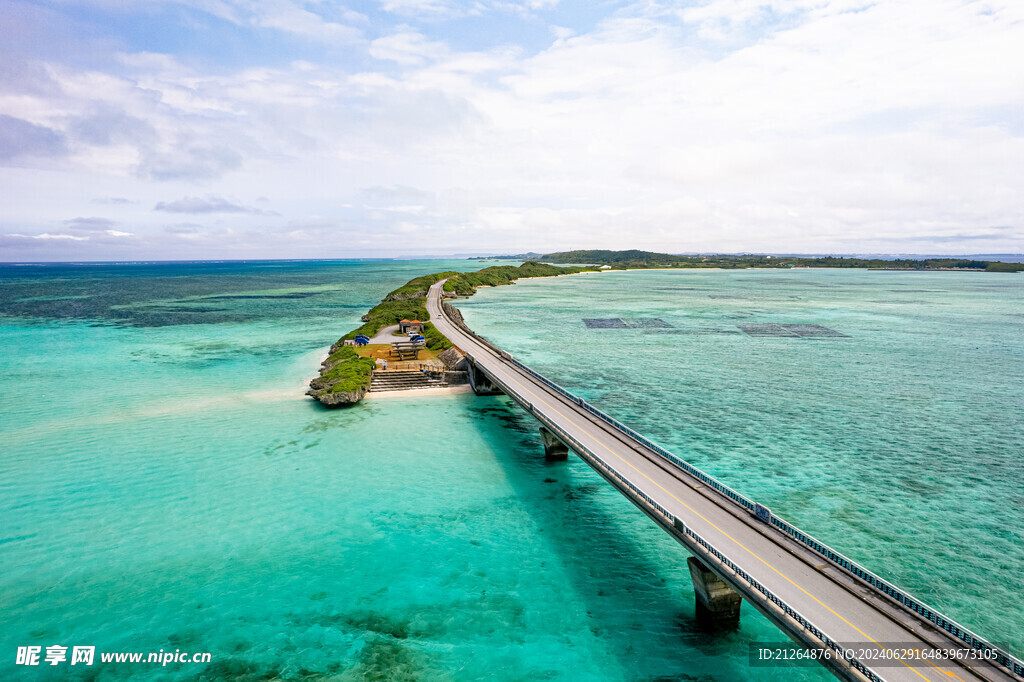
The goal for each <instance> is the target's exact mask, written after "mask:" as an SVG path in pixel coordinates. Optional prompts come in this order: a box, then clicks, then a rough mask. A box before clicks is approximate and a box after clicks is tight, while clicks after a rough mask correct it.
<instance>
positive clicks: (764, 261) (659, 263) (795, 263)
mask: <svg viewBox="0 0 1024 682" xmlns="http://www.w3.org/2000/svg"><path fill="white" fill-rule="evenodd" d="M539 258H540V260H544V261H547V262H549V263H588V264H593V265H607V266H609V267H610V268H611V269H613V270H636V269H645V268H725V269H743V268H864V269H872V270H972V271H978V270H984V271H986V272H1022V271H1024V263H1004V262H1001V261H986V260H971V259H967V258H926V259H922V260H914V259H906V258H904V259H900V258H897V259H896V260H883V259H881V258H845V257H843V256H825V257H823V258H809V257H806V256H768V255H763V256H759V255H706V256H676V255H673V254H670V253H656V252H654V251H637V250H635V249H633V250H629V251H606V250H601V249H591V250H581V251H560V252H558V253H549V254H547V255H545V256H541V257H539Z"/></svg>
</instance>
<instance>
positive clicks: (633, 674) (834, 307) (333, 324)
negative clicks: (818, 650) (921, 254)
mask: <svg viewBox="0 0 1024 682" xmlns="http://www.w3.org/2000/svg"><path fill="white" fill-rule="evenodd" d="M491 264H493V263H492V262H478V261H476V260H452V261H437V260H434V261H352V262H344V261H338V262H257V263H236V262H230V263H174V264H124V265H119V264H105V265H24V266H0V344H2V348H3V352H2V353H0V443H2V456H0V566H2V567H3V569H4V570H3V572H2V574H0V605H2V610H0V678H2V679H32V680H37V679H40V680H49V679H96V680H123V679H138V680H149V679H171V680H192V679H196V680H229V679H244V680H272V679H285V680H328V679H329V680H361V679H380V680H483V679H499V680H523V679H531V680H532V679H557V680H737V679H754V680H787V681H789V680H803V679H820V680H825V679H832V678H831V676H830V675H828V674H827V673H826V672H825V671H824V670H821V669H817V668H804V667H783V668H759V667H752V666H751V665H750V664H749V662H748V647H749V645H750V643H752V642H755V643H756V642H778V641H780V640H781V639H783V638H782V637H781V635H780V634H779V633H778V632H777V630H776V629H775V628H774V627H773V626H772V625H771V624H770V623H769V622H768V621H767V620H766V619H765V618H763V617H762V616H760V615H759V614H758V613H757V612H756V611H755V610H754V609H752V608H750V607H749V606H747V605H745V606H744V607H743V616H742V624H741V627H740V629H739V630H738V631H736V632H734V633H729V634H724V635H709V634H706V633H703V632H701V631H700V629H699V628H698V627H697V626H696V623H695V622H694V604H693V594H692V587H691V584H690V579H689V575H688V571H687V569H686V553H685V551H684V550H683V549H682V548H681V547H680V546H679V545H677V544H676V543H675V542H674V541H673V540H671V539H669V538H667V537H665V535H664V533H662V532H661V531H660V530H659V529H658V528H656V527H655V526H654V524H653V523H652V522H650V521H649V520H648V519H647V518H646V517H644V516H643V515H642V514H641V513H640V512H639V511H637V510H636V509H635V508H634V507H633V506H632V505H631V504H629V503H628V502H626V501H625V500H624V499H623V498H622V497H621V496H620V495H619V494H618V493H616V492H615V491H614V490H613V489H611V488H610V486H608V485H607V484H606V483H605V482H604V481H603V480H602V479H600V478H599V477H598V476H597V475H596V474H594V473H593V472H592V471H591V470H590V469H589V468H588V467H587V466H586V465H585V464H584V463H583V462H581V461H580V460H578V459H576V458H570V460H569V461H568V462H563V463H547V462H545V461H544V458H543V449H542V447H541V444H540V439H539V436H538V434H537V429H536V424H535V423H534V421H533V420H532V419H531V418H530V417H528V416H527V415H525V414H524V413H523V412H522V411H521V410H519V409H518V408H517V407H515V406H513V405H511V404H510V402H509V401H508V400H507V399H505V398H502V397H488V398H478V397H475V396H473V395H471V394H470V395H465V394H463V395H448V396H433V397H425V396H423V395H422V394H420V395H415V394H413V395H410V396H408V397H400V398H389V399H381V398H371V399H368V400H365V401H364V402H362V403H360V404H359V405H358V406H356V407H354V408H351V409H345V410H333V411H329V410H325V409H323V408H321V407H320V406H319V405H317V404H316V403H314V402H312V401H311V400H309V399H308V398H305V397H304V395H303V391H304V389H305V383H306V382H307V381H308V380H309V378H310V377H312V376H313V375H315V374H316V371H317V368H318V366H319V361H320V358H321V357H322V356H323V354H324V352H325V350H326V348H327V347H328V346H329V345H330V344H331V343H332V342H333V341H335V340H337V338H338V337H339V336H341V335H342V334H343V333H345V332H346V331H348V330H350V329H352V328H354V327H356V326H358V325H359V324H360V322H359V317H360V316H361V315H362V314H363V313H364V312H365V311H366V310H367V309H368V308H369V307H371V306H372V305H374V304H375V303H377V302H378V301H379V300H380V299H381V298H382V297H383V296H384V295H385V294H386V293H387V292H388V291H389V290H391V289H393V288H395V287H397V286H399V285H401V284H403V283H404V282H405V281H407V280H408V279H410V278H412V277H414V276H416V275H419V274H425V273H429V272H437V271H440V270H449V269H457V270H475V269H478V268H481V267H485V266H487V265H491ZM457 305H459V306H460V307H461V308H462V309H463V311H464V312H465V314H466V319H467V321H468V322H469V323H470V324H471V325H472V326H473V327H474V328H475V329H477V331H479V332H481V333H482V334H484V335H486V336H488V337H489V338H491V339H493V340H494V341H497V342H498V343H500V344H502V345H503V346H504V347H506V348H507V349H508V350H510V351H511V352H513V353H514V354H515V355H516V356H517V357H518V358H519V359H521V360H523V361H525V362H527V363H528V364H530V365H531V366H533V367H535V368H536V369H537V370H539V371H542V372H544V373H546V374H548V376H550V377H551V378H552V379H554V380H556V381H559V382H561V383H563V384H564V385H565V386H566V387H567V388H569V389H571V390H573V391H576V392H578V393H580V394H581V395H583V396H584V397H586V398H587V399H588V400H591V401H593V402H594V403H595V404H596V405H598V406H599V407H601V408H602V409H605V410H606V411H608V412H609V413H611V414H612V415H613V416H615V417H617V418H619V419H621V420H623V421H625V422H627V423H629V424H630V425H632V426H634V427H635V428H638V429H639V430H641V431H644V432H645V433H647V434H648V435H649V436H651V437H652V438H654V439H656V440H658V441H660V442H662V443H663V444H665V445H666V446H668V447H670V448H671V449H672V450H673V451H674V452H676V453H678V454H680V455H681V456H683V457H686V458H687V459H689V460H690V461H692V462H693V463H695V464H696V465H698V466H700V467H702V468H704V469H705V470H706V471H708V472H709V473H712V474H714V475H716V476H719V477H720V478H722V479H723V480H724V481H725V482H727V483H728V484H730V485H732V486H733V487H735V488H736V489H737V490H739V491H740V492H743V493H745V494H747V495H749V496H751V497H753V498H755V499H758V500H759V501H765V502H767V503H768V504H769V505H770V506H771V507H772V508H773V510H774V511H776V512H777V513H780V514H782V515H783V516H786V517H788V518H789V519H790V520H792V521H795V522H797V523H798V524H799V525H801V526H802V527H804V528H805V529H807V530H808V531H810V532H812V533H814V534H815V535H817V536H818V537H819V538H821V539H822V540H824V541H826V542H828V543H830V544H832V545H833V546H835V547H836V548H837V549H840V550H841V551H843V552H845V553H847V554H849V555H850V556H851V557H852V558H855V559H857V560H859V561H862V562H863V563H865V564H866V565H867V566H868V567H870V568H872V569H874V570H875V571H876V572H879V573H881V574H882V575H884V576H886V577H889V578H891V579H893V580H896V581H897V583H899V584H900V585H902V586H904V587H906V588H908V589H910V590H911V591H913V592H915V593H916V594H918V595H919V596H920V597H922V598H923V599H925V600H926V601H928V602H930V603H932V604H933V605H934V606H936V607H938V608H940V609H942V610H944V611H946V612H948V613H949V615H952V616H954V617H956V618H958V619H960V620H962V621H963V622H964V623H965V624H967V625H969V626H970V627H972V628H973V629H975V630H976V631H978V632H979V633H980V634H982V635H985V636H987V637H989V638H991V639H994V640H997V641H1004V642H1008V643H1009V644H1010V646H1011V648H1013V649H1015V650H1016V652H1017V653H1018V654H1019V653H1020V651H1021V650H1022V649H1024V626H1022V621H1024V607H1022V606H1021V595H1022V593H1024V541H1022V528H1024V475H1022V470H1021V463H1022V460H1024V446H1022V438H1021V427H1022V426H1024V371H1022V370H1024V343H1022V339H1024V333H1022V332H1024V276H1022V275H1006V274H985V273H945V272H944V273H907V272H868V271H836V270H828V271H826V270H799V271H798V270H793V271H650V272H632V273H604V274H600V275H581V276H571V277H564V278H555V279H545V280H527V281H521V282H520V283H518V284H516V285H515V286H512V287H501V288H495V289H483V290H481V291H480V293H478V294H477V295H476V296H475V297H473V298H471V299H467V300H462V301H459V302H457ZM584 319H590V320H594V319H604V320H609V319H619V320H624V323H623V326H621V327H618V328H615V327H610V328H609V327H607V326H606V327H600V326H596V327H595V326H589V327H588V326H587V323H585V322H584V321H583V320H584ZM655 319H656V320H660V322H661V324H657V323H653V322H650V320H655ZM769 324H798V325H812V324H813V325H820V326H822V327H826V328H828V329H831V330H834V331H835V332H836V333H837V334H841V335H842V336H830V337H821V338H796V337H793V336H779V335H771V334H761V335H757V332H756V330H757V329H761V330H762V331H764V330H771V329H775V328H771V327H764V326H762V327H757V326H756V325H769ZM751 325H754V326H751ZM744 326H746V328H747V329H748V331H749V330H754V331H755V334H754V335H751V334H750V333H747V332H745V331H743V329H742V328H741V327H744ZM52 645H62V646H68V647H69V650H70V647H72V646H79V645H82V646H95V647H96V649H97V651H98V652H99V651H108V652H120V651H124V652H156V651H160V650H165V651H168V650H171V651H173V650H175V649H180V650H182V651H190V652H192V651H203V652H206V651H208V652H210V653H211V656H212V661H211V662H210V663H205V664H184V663H180V664H170V665H168V666H167V667H161V666H159V665H154V664H145V663H107V664H102V663H100V662H99V661H98V660H97V662H96V663H95V664H94V665H92V666H83V665H76V666H74V667H72V666H70V665H69V664H68V663H63V664H60V665H57V666H48V665H45V664H44V665H43V666H40V667H37V668H29V667H25V666H17V665H15V654H16V651H17V649H18V647H20V646H41V647H42V648H43V651H44V652H45V648H46V647H47V646H52Z"/></svg>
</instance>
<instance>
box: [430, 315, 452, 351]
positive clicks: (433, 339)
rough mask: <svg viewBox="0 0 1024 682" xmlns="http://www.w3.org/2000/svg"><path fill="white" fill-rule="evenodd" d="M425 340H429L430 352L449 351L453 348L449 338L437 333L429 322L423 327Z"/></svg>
mask: <svg viewBox="0 0 1024 682" xmlns="http://www.w3.org/2000/svg"><path fill="white" fill-rule="evenodd" d="M423 338H425V339H426V340H427V348H429V349H430V350H447V349H448V348H451V347H452V342H451V341H449V340H448V337H447V336H445V335H444V334H442V333H441V332H439V331H437V329H436V328H435V327H434V325H432V324H431V323H429V322H427V323H426V324H425V325H424V326H423Z"/></svg>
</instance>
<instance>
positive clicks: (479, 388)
mask: <svg viewBox="0 0 1024 682" xmlns="http://www.w3.org/2000/svg"><path fill="white" fill-rule="evenodd" d="M469 385H470V386H471V387H472V388H473V393H476V394H477V395H501V394H502V393H503V391H502V390H501V389H500V388H498V387H497V386H495V385H494V383H493V382H492V381H491V379H490V377H488V376H487V375H486V374H484V373H483V372H481V371H480V370H479V369H478V368H477V366H476V365H475V364H473V363H472V362H471V363H469Z"/></svg>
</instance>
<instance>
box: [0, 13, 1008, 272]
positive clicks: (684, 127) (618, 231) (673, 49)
mask: <svg viewBox="0 0 1024 682" xmlns="http://www.w3.org/2000/svg"><path fill="white" fill-rule="evenodd" d="M518 4H519V6H520V7H526V8H527V9H529V7H530V5H531V3H529V2H527V3H518ZM666 5H668V6H667V7H666ZM282 6H283V5H282ZM288 6H291V5H288ZM384 6H385V8H386V9H388V10H389V11H394V12H406V13H414V12H420V13H430V12H435V13H440V12H442V11H443V10H445V8H448V9H449V10H451V11H455V10H456V9H458V8H454V9H453V8H451V7H448V5H447V3H443V2H435V1H432V0H423V1H415V2H414V1H412V0H407V1H401V0H389V1H388V2H385V3H384ZM231 7H233V8H234V9H233V10H232V11H234V12H239V13H240V14H239V17H240V18H238V20H239V21H249V20H250V19H246V18H245V17H254V16H256V12H257V9H259V8H262V9H259V11H260V12H264V14H261V15H260V16H265V15H266V12H269V11H270V10H269V9H267V8H268V7H271V5H268V4H266V3H264V4H259V5H258V7H257V4H253V5H251V6H250V5H245V11H244V12H243V11H242V8H243V6H242V5H241V4H237V3H236V4H233V5H231ZM308 7H309V8H312V9H309V10H308V11H311V12H312V11H314V10H316V9H317V6H316V5H309V6H308ZM461 7H462V8H465V7H466V6H465V5H462V6H461ZM481 7H485V8H489V9H491V10H494V9H495V8H497V7H498V5H497V4H495V3H488V4H486V5H481ZM285 9H287V7H285ZM534 9H542V8H540V7H537V8H534ZM855 10H856V11H855ZM225 11H226V10H225ZM289 11H290V10H289ZM481 11H483V10H481ZM246 12H248V14H247V13H246ZM1022 12H1024V10H1021V9H1020V6H1019V5H1017V4H1011V3H1010V2H1009V0H987V1H986V2H985V3H972V2H967V1H966V0H963V1H961V0H906V2H900V3H876V4H872V5H865V4H864V3H862V2H856V1H854V0H833V1H827V0H798V1H797V2H794V3H788V2H786V3H783V2H781V0H765V1H763V2H754V1H751V0H712V1H711V2H707V3H704V4H702V5H699V6H695V5H690V4H687V5H678V6H677V5H672V4H671V3H660V4H657V5H655V4H653V3H645V4H643V5H641V6H638V7H636V8H632V9H627V10H623V11H621V12H619V13H617V14H614V15H612V16H610V17H608V18H607V19H606V20H605V21H603V22H602V23H600V24H599V26H598V27H597V28H596V29H594V30H590V31H582V30H579V29H572V30H569V29H564V30H562V29H557V30H556V29H551V30H552V31H553V35H551V36H549V37H548V40H549V41H550V46H549V47H548V48H547V49H544V50H540V51H539V52H534V53H530V52H528V51H527V50H525V49H523V48H518V47H516V46H511V45H506V44H504V41H503V40H502V39H501V37H500V36H498V37H497V38H493V39H492V42H493V43H494V44H493V45H490V46H488V47H487V48H485V49H479V50H472V51H469V50H462V51H460V50H459V49H457V47H455V46H456V45H457V44H458V43H457V41H454V40H441V39H439V38H438V36H439V34H441V33H443V31H431V30H429V26H428V27H426V28H425V27H424V26H418V27H417V28H411V27H409V26H405V25H399V26H395V27H390V28H388V29H387V30H386V31H385V32H384V35H383V36H382V37H379V38H377V39H375V40H372V41H368V42H366V43H365V44H360V47H359V49H360V50H365V51H364V52H361V53H360V54H362V55H363V57H364V60H363V61H362V62H360V64H361V69H362V70H353V69H352V67H347V66H346V65H344V64H339V63H333V62H331V63H320V64H318V63H314V62H313V61H308V60H306V61H301V62H294V63H292V64H290V65H284V66H277V67H273V68H272V67H267V66H261V67H256V66H252V67H247V68H239V69H235V70H229V69H220V70H217V71H212V70H211V71H202V70H199V69H198V68H197V67H195V66H186V65H184V64H182V63H181V62H180V61H179V60H176V59H173V58H171V57H167V56H162V55H152V54H130V55H123V57H122V59H121V61H120V67H119V69H117V70H111V71H110V72H102V71H100V70H98V69H81V68H74V67H71V66H68V65H61V64H49V65H48V66H47V73H49V74H51V76H52V79H53V81H54V83H56V84H57V85H58V86H59V94H58V95H53V94H52V93H50V94H48V93H46V92H33V93H28V94H26V93H21V94H18V95H16V96H14V95H6V94H3V93H0V114H6V115H8V116H9V117H10V118H12V119H17V121H23V122H24V123H19V122H12V123H11V125H12V126H13V127H12V130H16V131H17V130H27V131H31V132H33V134H36V135H37V136H38V137H39V139H40V140H41V141H42V142H41V144H42V143H45V144H44V145H43V146H44V147H45V146H46V145H50V146H49V147H47V148H48V149H50V152H51V156H50V157H46V156H45V155H42V156H41V157H39V158H36V157H33V158H34V159H36V160H34V161H33V163H34V164H35V165H36V166H41V167H45V168H48V169H49V170H48V171H47V172H50V173H60V174H61V175H60V176H59V177H60V179H61V180H62V184H63V185H64V186H66V187H73V188H79V187H80V188H81V197H78V199H77V201H79V203H74V201H75V200H74V198H73V197H62V199H63V200H66V201H70V202H71V203H66V204H63V205H64V206H65V207H64V208H62V209H61V210H63V211H71V210H75V211H82V212H83V213H82V214H83V215H87V214H84V211H86V210H89V209H88V208H87V207H86V205H87V204H91V203H92V202H93V201H94V197H97V196H117V197H124V198H125V199H126V200H129V201H132V202H135V203H127V201H126V202H125V203H121V202H118V203H116V204H114V203H111V204H109V205H105V206H104V209H106V208H110V209H111V210H112V211H117V213H116V214H114V213H112V214H111V216H112V217H110V218H105V219H106V220H111V221H113V220H114V219H116V220H117V225H131V226H132V227H131V229H132V231H133V233H134V236H135V237H136V238H137V239H138V240H139V241H140V242H144V241H145V240H146V239H150V238H151V239H152V240H153V243H154V244H157V245H159V244H160V243H161V242H159V239H162V238H163V235H171V236H168V237H167V239H171V238H173V239H174V240H175V242H176V243H178V242H183V241H190V242H194V243H197V244H203V245H208V246H209V247H210V248H213V245H216V244H222V245H228V244H231V245H233V246H232V247H233V248H240V247H238V244H237V242H236V240H238V239H240V237H238V235H240V234H243V235H248V238H249V239H253V240H257V239H258V240H262V241H258V242H253V246H251V247H246V248H263V249H264V250H265V253H266V255H283V253H285V252H283V251H281V245H282V244H283V245H284V247H285V248H288V249H299V248H300V247H301V248H308V249H309V252H308V253H305V254H303V253H296V252H294V251H287V254H288V255H289V256H301V255H310V256H319V255H323V254H325V253H327V254H331V255H334V254H338V255H341V254H344V253H346V251H345V249H346V248H348V246H349V245H351V244H353V243H355V242H354V241H353V234H354V233H358V234H359V235H362V236H360V237H359V238H360V239H362V238H363V237H365V236H366V235H367V234H372V235H374V236H375V237H381V238H384V237H386V236H387V235H393V236H394V237H395V238H396V239H398V240H399V241H398V243H400V244H401V245H402V249H404V250H421V251H432V252H437V251H438V250H443V249H439V246H438V245H439V244H444V243H447V242H449V241H450V242H452V243H453V244H454V243H457V244H460V245H464V246H472V247H473V248H476V247H477V246H478V245H480V248H494V249H495V250H505V249H509V250H520V251H521V250H530V249H532V250H539V249H544V248H567V247H572V246H575V247H587V246H592V247H608V246H622V247H632V246H641V247H646V248H652V249H665V250H675V251H688V250H776V251H778V250H784V251H801V250H803V251H822V250H845V251H850V250H870V249H879V245H885V247H884V250H891V249H892V248H893V245H894V244H896V245H898V244H908V245H912V246H913V248H915V249H924V250H929V251H964V250H966V249H971V250H973V251H975V252H976V251H977V250H978V248H979V244H980V245H982V246H983V247H984V250H992V251H997V250H998V251H1024V242H1022V230H1024V227H1022V224H1021V219H1020V216H1021V215H1024V198H1022V197H1021V195H1020V192H1019V187H1018V184H1019V183H1018V182H1017V179H1018V178H1020V177H1022V176H1024V124H1022V123H1021V122H1020V117H1019V112H1020V111H1021V108H1022V106H1024V102H1022V97H1024V95H1022V94H1021V93H1024V69H1021V67H1020V64H1021V63H1024V54H1022V53H1021V48H1020V47H1019V46H1020V45H1024V16H1022ZM438 21H440V19H438ZM421 23H423V24H425V25H426V24H429V22H421ZM309 30H313V29H312V28H310V29H309ZM547 30H548V29H547V28H546V27H545V28H544V31H547ZM723 45H725V47H723ZM139 122H143V123H144V124H145V125H140V124H139ZM9 137H10V138H11V139H12V140H14V142H12V143H11V145H12V146H11V149H13V150H14V151H13V152H12V153H11V154H10V158H14V157H15V153H14V152H17V154H18V158H22V156H21V155H22V152H21V151H20V149H21V148H20V147H18V145H17V144H15V143H16V142H17V141H18V140H19V139H20V138H19V137H18V136H16V135H13V134H12V135H10V136H9ZM58 142H59V144H58ZM19 144H20V143H19ZM33 153H36V152H33ZM38 156H39V155H38V154H37V157H38ZM18 163H20V162H18ZM47 164H49V165H47ZM33 172H40V171H39V170H38V168H36V169H35V170H34V171H33ZM32 178H33V176H32V175H30V174H29V173H28V172H27V171H25V170H24V169H19V168H16V167H14V163H13V162H11V163H9V164H8V167H7V168H6V169H3V170H0V184H4V185H5V186H7V187H10V188H12V189H10V190H9V192H10V195H11V196H16V197H18V201H17V202H15V204H16V205H15V206H13V207H11V210H10V213H11V215H10V218H8V219H5V220H9V221H10V224H11V225H16V226H18V227H17V228H12V229H19V230H26V229H28V228H27V227H23V226H25V225H30V226H32V227H33V229H35V230H37V231H38V232H41V233H44V234H50V232H47V230H53V227H52V226H53V225H57V224H60V221H61V220H62V219H63V218H64V217H65V216H66V215H68V213H64V214H63V215H60V216H53V215H52V214H51V213H50V212H52V211H53V210H54V209H52V208H50V205H51V204H54V201H53V200H52V195H50V194H47V193H45V192H43V193H40V191H39V190H38V188H39V187H41V186H43V183H42V181H39V180H38V179H37V180H33V179H32ZM34 183H35V184H34ZM200 186H201V189H197V187H200ZM16 187H17V188H19V189H14V188H16ZM360 188H370V189H360ZM260 194H269V195H272V196H274V207H275V208H276V209H278V210H279V211H280V212H281V214H282V215H281V216H277V215H274V214H272V213H270V212H267V211H262V210H259V209H254V208H251V207H250V206H247V205H246V204H245V203H242V202H239V201H238V200H234V199H231V200H228V199H222V198H221V197H238V196H248V197H252V196H259V195H260ZM168 196H171V197H174V196H177V197H184V199H179V200H177V201H168V200H167V197H168ZM35 197H38V198H35ZM188 201H192V202H193V204H191V206H192V208H191V209H189V210H184V209H182V210H181V211H178V212H185V213H194V214H199V213H207V214H210V215H209V220H210V224H209V225H206V226H203V227H202V228H201V229H200V228H195V229H192V228H191V227H190V228H189V230H188V231H185V232H179V233H173V235H172V233H170V232H167V231H166V229H165V227H164V225H163V223H161V222H159V221H157V220H156V218H157V217H158V216H156V215H154V214H153V213H152V212H151V211H149V208H150V207H154V206H157V207H158V210H161V211H168V210H176V209H171V208H168V207H170V206H173V205H178V204H180V203H181V202H186V203H187V202H188ZM217 201H220V202H223V203H221V204H218V203H217ZM196 202H198V203H196ZM204 202H205V203H204ZM250 203H251V202H250ZM160 205H163V206H164V208H159V206H160ZM182 206H185V208H188V206H186V205H185V204H182ZM218 206H219V207H220V208H218ZM229 206H230V207H235V208H234V209H230V208H226V207H229ZM211 207H212V208H211ZM92 210H95V205H93V208H92ZM37 213H41V214H42V215H46V216H47V218H46V221H49V222H46V221H41V220H40V219H39V218H38V217H35V216H36V214H37ZM71 215H74V213H72V214H71ZM310 216H317V217H316V218H310ZM204 219H205V218H204ZM83 220H85V219H83ZM23 221H28V222H23ZM32 221H36V222H32ZM47 226H50V227H47ZM412 226H415V227H416V229H411V227H412ZM993 226H997V227H993ZM85 227H86V226H85V224H84V223H83V224H82V225H79V226H78V228H81V229H85ZM67 229H68V231H69V232H75V229H72V226H71V225H70V224H67ZM96 229H99V230H108V236H121V235H113V234H110V232H118V230H117V229H116V228H115V226H114V223H113V222H111V224H110V225H106V226H100V227H97V228H96ZM155 234H159V235H161V236H160V237H159V238H158V237H156V236H154V235H155ZM285 235H291V236H290V237H285ZM70 236H71V235H69V237H70ZM300 237H301V238H300ZM40 238H41V239H45V238H44V237H40ZM51 238H58V237H51ZM80 239H84V237H81V238H80ZM318 240H320V242H321V243H320V247H322V248H315V245H316V244H317V241H318ZM133 241H134V240H133ZM377 243H380V240H379V239H378V240H377ZM261 245H262V246H261ZM519 247H521V248H519ZM862 247H863V248H862ZM154 248H156V247H154ZM225 248H226V247H225ZM453 248H454V246H453ZM332 249H334V251H332Z"/></svg>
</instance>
